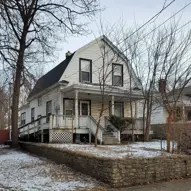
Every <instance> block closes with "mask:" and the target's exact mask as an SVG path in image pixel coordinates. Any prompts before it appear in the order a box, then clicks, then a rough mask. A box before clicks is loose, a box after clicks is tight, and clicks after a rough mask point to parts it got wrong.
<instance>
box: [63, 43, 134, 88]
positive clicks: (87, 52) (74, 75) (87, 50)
mask: <svg viewBox="0 0 191 191" xmlns="http://www.w3.org/2000/svg"><path fill="white" fill-rule="evenodd" d="M102 45H103V42H102V41H99V42H98V41H93V42H91V43H89V44H88V45H86V46H84V47H82V48H81V49H79V50H77V51H76V52H75V54H74V56H73V58H72V59H71V61H70V63H69V65H68V67H67V68H66V70H65V72H64V74H63V75H62V77H61V78H60V81H62V80H67V81H69V85H71V84H77V83H79V59H80V58H85V59H90V60H92V83H99V72H100V71H99V68H102V65H103V58H102V56H101V50H102V49H100V46H102ZM106 49H107V50H106V51H107V52H108V54H107V56H106V57H105V59H106V61H105V63H107V64H108V63H109V64H110V66H109V69H108V72H109V73H110V75H109V77H108V78H107V80H106V83H107V84H109V85H112V73H111V70H112V63H118V64H122V65H123V75H124V76H123V82H124V86H123V87H121V88H122V89H125V90H127V89H128V88H129V74H128V69H127V65H126V63H125V62H124V61H122V60H121V59H120V58H119V57H117V56H115V55H114V53H113V51H111V49H110V48H109V47H108V46H107V47H106ZM132 83H133V82H132Z"/></svg>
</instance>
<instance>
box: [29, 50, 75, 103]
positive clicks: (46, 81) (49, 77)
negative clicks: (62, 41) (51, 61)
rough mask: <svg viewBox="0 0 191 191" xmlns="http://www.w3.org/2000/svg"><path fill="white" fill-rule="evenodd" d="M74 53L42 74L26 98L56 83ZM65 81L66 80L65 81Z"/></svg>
mask: <svg viewBox="0 0 191 191" xmlns="http://www.w3.org/2000/svg"><path fill="white" fill-rule="evenodd" d="M73 55H74V53H73V54H71V55H70V56H68V57H67V58H66V59H65V60H64V61H63V62H61V63H60V64H59V65H57V66H56V67H55V68H53V69H52V70H50V71H49V72H48V73H46V74H45V75H44V76H42V77H41V78H40V79H39V80H38V81H37V82H36V84H35V86H34V88H33V89H32V91H31V92H30V94H29V96H28V99H29V98H31V97H32V96H34V95H36V94H38V93H40V92H41V91H43V90H45V89H46V88H48V87H50V86H52V85H54V84H56V83H57V82H59V80H60V78H61V76H62V74H63V73H64V71H65V70H66V68H67V66H68V64H69V63H70V61H71V59H72V57H73ZM65 82H66V83H67V81H65Z"/></svg>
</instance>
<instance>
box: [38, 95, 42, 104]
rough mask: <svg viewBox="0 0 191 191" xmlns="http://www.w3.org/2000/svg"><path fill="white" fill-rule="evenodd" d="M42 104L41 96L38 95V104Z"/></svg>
mask: <svg viewBox="0 0 191 191" xmlns="http://www.w3.org/2000/svg"><path fill="white" fill-rule="evenodd" d="M41 105H42V96H39V97H38V106H41Z"/></svg>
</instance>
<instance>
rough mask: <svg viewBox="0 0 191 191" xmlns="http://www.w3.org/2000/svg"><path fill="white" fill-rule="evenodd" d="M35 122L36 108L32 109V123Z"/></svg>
mask: <svg viewBox="0 0 191 191" xmlns="http://www.w3.org/2000/svg"><path fill="white" fill-rule="evenodd" d="M34 120H35V108H34V107H33V108H31V122H33V121H34Z"/></svg>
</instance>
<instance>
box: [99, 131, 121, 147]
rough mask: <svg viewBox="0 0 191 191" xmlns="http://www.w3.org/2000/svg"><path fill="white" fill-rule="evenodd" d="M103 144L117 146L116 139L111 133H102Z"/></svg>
mask: <svg viewBox="0 0 191 191" xmlns="http://www.w3.org/2000/svg"><path fill="white" fill-rule="evenodd" d="M103 144H104V145H116V144H119V142H118V139H117V138H116V137H115V136H114V135H113V133H112V132H107V131H106V132H104V133H103Z"/></svg>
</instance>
